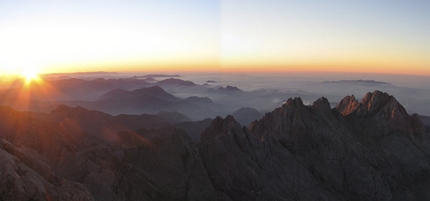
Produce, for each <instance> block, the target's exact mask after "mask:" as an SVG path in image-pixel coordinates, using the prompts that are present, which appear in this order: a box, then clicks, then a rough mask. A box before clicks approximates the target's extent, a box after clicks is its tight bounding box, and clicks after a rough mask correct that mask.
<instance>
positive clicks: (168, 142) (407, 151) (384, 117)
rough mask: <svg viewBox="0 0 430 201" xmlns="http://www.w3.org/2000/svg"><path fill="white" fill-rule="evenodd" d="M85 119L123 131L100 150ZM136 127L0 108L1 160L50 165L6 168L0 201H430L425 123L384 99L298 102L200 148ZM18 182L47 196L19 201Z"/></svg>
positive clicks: (183, 136) (181, 135) (69, 111)
mask: <svg viewBox="0 0 430 201" xmlns="http://www.w3.org/2000/svg"><path fill="white" fill-rule="evenodd" d="M77 110H79V114H80V115H82V114H81V113H85V115H84V116H88V117H92V116H94V115H95V116H97V119H98V120H97V121H96V122H93V126H98V125H105V126H106V125H112V124H111V122H122V123H121V125H122V126H124V127H119V126H117V127H116V128H118V129H117V130H115V129H111V132H109V135H108V136H106V135H102V136H104V137H108V138H105V139H102V137H101V135H95V134H92V132H96V130H97V129H99V128H97V129H96V130H91V129H82V128H84V127H85V126H84V125H85V124H84V123H88V122H89V120H85V121H83V122H81V121H79V119H76V118H73V117H74V115H75V113H74V112H73V111H77ZM59 114H63V115H59ZM90 114H91V115H90ZM53 116H55V119H56V121H53V120H52V118H53ZM137 116H138V115H136V116H129V117H128V118H127V120H125V121H116V120H115V119H116V118H118V116H111V115H107V114H103V113H99V112H97V111H89V110H83V109H82V108H68V107H65V106H63V107H62V108H58V109H57V110H56V111H54V112H52V113H51V114H37V113H25V112H17V111H14V110H13V109H11V108H0V117H1V118H0V136H1V138H2V141H1V144H2V146H1V149H0V154H2V155H5V157H3V159H4V160H6V159H5V158H9V159H10V160H14V161H22V160H24V159H25V160H26V161H40V164H39V165H37V164H38V163H25V162H23V163H22V164H21V163H19V164H20V165H21V166H22V167H21V166H19V167H16V165H14V164H12V163H11V162H7V163H3V164H11V166H12V167H14V168H9V166H5V165H2V166H1V167H2V170H5V169H4V168H8V171H1V172H2V175H1V178H9V179H6V180H4V179H2V180H1V181H7V182H2V183H0V186H2V189H11V190H9V191H8V190H6V191H1V192H0V197H1V198H2V199H3V200H10V199H21V198H25V199H30V198H32V197H31V196H32V195H36V197H34V199H39V200H49V199H51V198H50V197H49V196H51V193H50V192H51V191H52V189H54V190H55V192H56V194H52V196H56V197H55V198H60V197H61V196H63V195H64V196H63V197H61V199H62V200H86V199H88V200H428V199H430V139H429V135H430V134H429V133H428V131H426V127H425V125H424V124H423V123H422V121H421V120H420V119H419V117H418V115H412V116H410V115H409V114H407V112H406V110H405V109H404V107H403V106H402V105H401V104H400V103H399V102H398V101H397V100H396V99H395V98H394V97H392V96H390V95H388V94H386V93H383V92H380V91H375V92H373V93H368V94H366V95H365V96H364V98H363V99H362V100H361V101H358V100H356V99H355V97H354V96H347V97H345V98H344V99H343V100H341V101H340V102H339V104H338V105H337V106H336V107H335V108H331V107H330V103H329V101H328V100H327V99H326V98H324V97H322V98H319V99H318V100H316V101H315V102H314V103H313V104H312V105H304V104H303V101H302V99H301V98H290V99H288V100H287V101H286V103H285V104H283V105H282V106H281V107H279V108H277V109H275V110H273V111H272V112H269V113H266V114H265V115H264V117H263V118H262V119H260V120H256V121H253V122H252V123H251V125H249V127H244V126H242V125H240V124H239V123H238V122H237V121H236V120H235V119H234V118H233V116H230V115H229V116H227V117H226V118H221V117H217V118H215V119H214V120H212V122H211V123H210V125H209V126H208V127H207V128H206V129H205V130H204V131H203V133H202V135H201V138H200V139H199V140H197V142H193V140H192V139H191V138H190V137H189V136H188V135H187V133H186V132H185V131H184V130H182V129H179V128H177V127H175V126H174V125H160V126H158V128H155V127H153V128H143V129H137V128H135V127H133V128H134V129H130V128H131V127H128V129H122V130H121V129H119V128H126V126H127V122H133V121H135V120H132V119H134V118H137ZM75 117H76V116H75ZM103 119H106V120H103ZM102 120H103V121H102ZM141 121H145V120H141ZM29 122H31V123H29ZM136 122H139V120H138V121H136ZM98 123H100V124H98ZM117 124H119V123H117ZM133 125H136V124H133ZM183 125H185V124H183ZM187 125H188V124H187ZM87 126H88V125H87ZM73 128H74V129H73ZM105 129H106V127H105ZM99 130H100V129H99ZM81 131H85V132H81ZM27 138H31V139H32V140H27ZM6 145H7V146H6ZM7 147H13V149H15V150H30V151H20V152H18V151H10V150H11V148H7ZM13 149H12V150H13ZM8 150H9V151H8ZM6 155H7V156H6ZM9 159H7V160H9ZM10 160H9V161H10ZM15 163H17V162H15ZM32 164H33V165H32ZM34 164H36V165H34ZM24 166H25V167H24ZM21 170H26V171H27V172H28V171H30V170H31V171H30V172H31V174H30V173H25V172H22V171H21ZM13 175H19V178H20V180H22V181H27V180H26V179H28V180H30V181H32V182H35V181H37V182H39V183H38V185H39V186H40V185H41V184H44V185H45V187H44V188H42V187H39V188H37V189H38V191H30V190H26V189H29V188H33V186H34V185H35V184H31V183H30V184H28V186H29V187H25V188H24V190H19V189H22V187H20V186H19V185H18V184H16V182H20V180H17V179H14V176H13ZM34 175H36V176H34ZM30 178H37V180H35V179H30ZM46 178H48V179H46ZM49 178H58V179H57V180H59V181H61V182H59V183H58V182H55V181H57V180H52V179H51V180H49ZM14 182H15V183H14ZM11 184H14V185H11ZM36 186H37V185H36ZM13 189H15V190H13ZM16 189H18V190H16ZM72 191H73V192H75V195H76V196H77V197H76V196H75V197H71V196H70V192H72ZM8 192H16V193H8ZM34 192H38V193H34ZM43 192H45V196H44V195H43ZM48 195H49V196H48Z"/></svg>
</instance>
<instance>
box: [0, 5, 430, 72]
mask: <svg viewBox="0 0 430 201" xmlns="http://www.w3.org/2000/svg"><path fill="white" fill-rule="evenodd" d="M429 24H430V1H388V0H385V1H368V0H364V1H363V0H362V1H340V0H328V1H316V0H315V1H281V0H268V1H253V0H248V1H245V0H229V1H202V0H193V1H191V0H187V1H173V0H170V1H169V0H161V1H67V2H66V1H0V74H1V72H3V73H15V72H16V71H17V70H16V69H20V68H27V67H28V66H30V67H34V68H39V69H40V70H42V71H45V72H51V71H76V70H79V66H81V68H85V69H88V68H89V70H93V69H95V68H103V66H106V69H108V70H115V69H114V68H113V67H112V65H110V66H109V65H108V64H114V65H116V64H119V63H124V64H130V65H131V64H133V66H134V67H133V68H136V69H135V70H142V71H145V70H156V68H155V67H154V66H158V67H159V68H164V70H169V68H172V69H175V70H178V68H174V67H173V66H174V65H180V66H181V68H183V67H184V66H186V65H191V66H192V64H193V63H194V64H196V66H198V65H201V66H200V67H199V68H196V66H194V68H191V70H192V69H195V70H214V68H215V70H217V69H216V68H219V69H221V70H231V69H233V70H234V69H239V70H265V69H272V70H282V69H285V70H287V71H288V70H297V69H299V70H300V69H301V68H303V69H304V70H305V71H307V70H308V71H312V70H322V71H324V70H326V71H342V69H345V67H350V68H359V67H360V68H361V71H375V68H376V71H378V70H379V71H381V72H387V71H395V72H397V73H407V72H408V71H412V72H413V74H430V70H429V68H430V66H429V65H430V61H429V58H430V37H429V35H430V26H429ZM108 66H109V68H108ZM136 66H139V67H136ZM169 66H171V67H169ZM262 66H265V67H262ZM92 68H93V69H92ZM11 69H12V70H11ZM98 70H99V69H98ZM100 70H103V69H100Z"/></svg>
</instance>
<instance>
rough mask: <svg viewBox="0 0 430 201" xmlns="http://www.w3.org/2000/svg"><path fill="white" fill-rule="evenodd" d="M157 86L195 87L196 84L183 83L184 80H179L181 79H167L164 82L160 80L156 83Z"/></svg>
mask: <svg viewBox="0 0 430 201" xmlns="http://www.w3.org/2000/svg"><path fill="white" fill-rule="evenodd" d="M157 84H158V85H162V86H163V85H164V86H172V85H175V86H196V84H195V83H194V82H191V81H185V80H181V79H176V78H169V79H165V80H161V81H159V82H157Z"/></svg>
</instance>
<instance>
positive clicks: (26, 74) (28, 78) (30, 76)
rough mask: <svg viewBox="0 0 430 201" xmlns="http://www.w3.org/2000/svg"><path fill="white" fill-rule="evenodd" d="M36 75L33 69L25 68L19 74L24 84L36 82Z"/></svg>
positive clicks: (37, 77)
mask: <svg viewBox="0 0 430 201" xmlns="http://www.w3.org/2000/svg"><path fill="white" fill-rule="evenodd" d="M37 74H38V72H37V70H36V69H34V68H25V69H23V71H22V72H21V76H22V77H23V78H24V79H25V82H26V83H30V82H32V81H36V80H38V79H39V76H38V75H37Z"/></svg>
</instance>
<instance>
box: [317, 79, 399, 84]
mask: <svg viewBox="0 0 430 201" xmlns="http://www.w3.org/2000/svg"><path fill="white" fill-rule="evenodd" d="M322 83H327V84H328V83H334V84H343V83H350V84H391V83H389V82H382V81H375V80H334V81H323V82H322Z"/></svg>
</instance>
